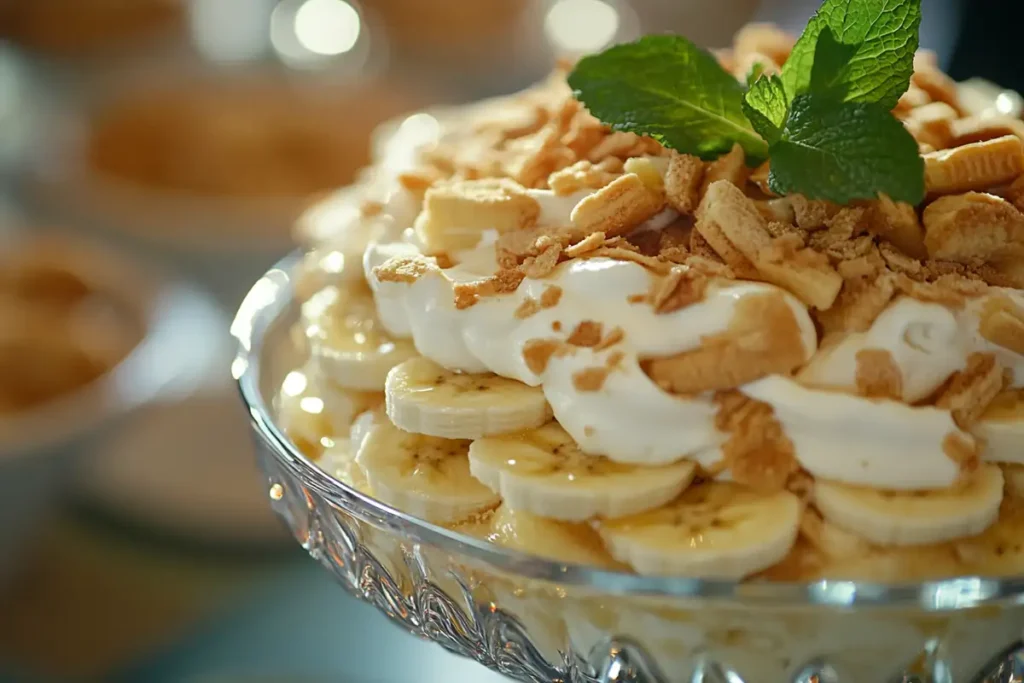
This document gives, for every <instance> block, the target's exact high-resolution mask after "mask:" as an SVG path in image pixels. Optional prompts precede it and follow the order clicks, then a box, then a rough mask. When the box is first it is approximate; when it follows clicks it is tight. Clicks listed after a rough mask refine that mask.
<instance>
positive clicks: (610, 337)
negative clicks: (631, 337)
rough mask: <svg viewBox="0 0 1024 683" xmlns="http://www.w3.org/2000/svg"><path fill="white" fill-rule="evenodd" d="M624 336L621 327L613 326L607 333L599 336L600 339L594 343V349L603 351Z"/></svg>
mask: <svg viewBox="0 0 1024 683" xmlns="http://www.w3.org/2000/svg"><path fill="white" fill-rule="evenodd" d="M625 338H626V333H625V332H624V331H623V329H622V328H621V327H618V326H616V327H613V328H612V329H611V330H609V331H608V334H606V335H605V336H604V337H602V338H601V341H599V342H598V343H597V344H595V345H594V351H604V350H605V349H609V348H611V347H613V346H615V345H616V344H618V343H619V342H621V341H622V340H623V339H625Z"/></svg>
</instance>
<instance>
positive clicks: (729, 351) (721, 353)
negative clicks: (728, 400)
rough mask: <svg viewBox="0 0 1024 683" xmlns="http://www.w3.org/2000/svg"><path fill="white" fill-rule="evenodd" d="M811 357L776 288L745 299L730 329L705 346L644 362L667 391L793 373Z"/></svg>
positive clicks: (716, 386)
mask: <svg viewBox="0 0 1024 683" xmlns="http://www.w3.org/2000/svg"><path fill="white" fill-rule="evenodd" d="M805 360H806V350H805V349H804V343H803V335H802V333H801V331H800V325H799V323H798V322H797V320H796V317H795V316H794V315H793V311H792V309H791V308H790V307H789V304H787V303H786V300H785V299H784V298H783V296H782V295H781V294H779V293H776V292H771V293H765V294H757V295H751V296H746V297H743V298H742V299H740V301H739V302H738V303H737V304H736V311H735V313H734V314H733V318H732V321H731V322H730V324H729V329H728V330H726V331H725V332H722V333H721V334H717V335H713V336H709V337H705V338H704V340H703V344H702V345H701V346H700V347H699V348H697V349H694V350H692V351H685V352H683V353H680V354H677V355H675V356H670V357H667V358H655V359H651V360H646V361H644V362H643V363H642V367H643V368H644V371H645V372H646V373H647V375H648V376H649V377H650V378H651V379H652V380H653V381H654V382H655V384H657V385H658V386H659V387H661V388H662V389H664V390H665V391H668V392H670V393H674V394H682V395H693V394H699V393H702V392H705V391H720V390H724V389H733V388H735V387H738V386H742V385H743V384H746V383H748V382H752V381H754V380H755V379H759V378H761V377H764V376H766V375H771V374H788V373H789V372H791V371H792V370H793V369H795V368H796V367H797V366H799V365H800V364H801V363H803V362H804V361H805Z"/></svg>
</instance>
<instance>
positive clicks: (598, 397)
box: [365, 245, 817, 464]
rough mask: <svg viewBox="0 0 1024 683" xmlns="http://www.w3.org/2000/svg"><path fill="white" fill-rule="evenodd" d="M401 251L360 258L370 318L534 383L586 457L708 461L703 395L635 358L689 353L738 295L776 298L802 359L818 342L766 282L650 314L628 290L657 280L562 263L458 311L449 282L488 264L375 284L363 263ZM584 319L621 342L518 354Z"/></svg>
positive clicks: (472, 366)
mask: <svg viewBox="0 0 1024 683" xmlns="http://www.w3.org/2000/svg"><path fill="white" fill-rule="evenodd" d="M484 249H486V250H487V251H489V252H493V248H487V247H485V248H484ZM405 250H406V247H404V246H396V245H378V246H377V247H374V248H371V249H370V250H368V251H367V258H366V261H365V263H366V266H367V269H368V271H369V272H368V277H369V278H370V282H371V288H372V289H373V291H374V295H375V298H376V301H377V308H378V310H379V312H380V319H381V321H382V322H385V321H386V322H385V324H386V325H387V326H388V330H389V332H391V333H392V334H394V335H402V334H406V335H409V336H411V337H412V339H413V342H414V344H415V345H416V349H417V350H418V351H419V352H420V353H421V354H422V355H424V356H426V357H427V358H430V359H431V360H433V361H434V362H436V363H439V364H440V365H442V366H444V367H446V368H448V369H450V370H459V371H463V372H493V373H495V374H498V375H502V376H504V377H510V378H513V379H517V380H519V381H521V382H523V383H525V384H527V385H530V386H541V387H542V388H543V390H544V393H545V396H546V397H547V399H548V402H549V403H550V404H551V407H552V410H553V412H554V414H555V417H556V418H557V419H558V421H559V423H560V424H561V425H562V426H563V427H564V428H565V430H566V431H567V432H569V433H570V434H571V435H572V436H573V438H574V439H576V441H577V442H578V443H579V444H580V447H581V448H582V449H583V450H584V451H585V452H587V453H591V454H595V455H605V456H608V457H609V458H611V459H613V460H617V461H619V462H628V463H637V464H660V463H666V462H671V461H674V460H679V459H681V458H683V457H695V458H696V459H698V460H705V459H713V460H714V461H717V460H718V457H719V456H718V446H719V445H720V444H721V443H722V441H724V439H725V436H724V435H723V434H721V433H720V432H718V430H717V429H716V428H715V426H714V417H715V412H716V408H715V406H714V405H713V403H712V402H711V400H710V397H707V396H699V397H693V398H683V397H678V396H673V395H670V394H668V393H666V392H664V391H663V390H661V389H660V388H659V387H658V386H657V385H655V384H654V382H653V381H652V380H651V379H650V378H648V377H647V375H646V374H645V373H644V372H643V370H642V369H641V368H640V365H639V361H640V360H641V359H643V358H648V357H658V356H668V355H672V354H676V353H682V352H685V351H689V350H692V349H695V348H697V347H699V346H700V345H701V343H702V339H703V338H704V337H706V336H709V335H714V334H718V333H721V332H723V331H725V330H726V329H727V328H728V327H729V324H730V322H731V321H732V319H733V315H734V312H735V310H736V307H737V304H738V303H739V302H740V300H742V299H743V298H745V297H748V296H754V295H758V294H764V293H766V292H776V293H779V294H781V295H782V296H783V297H784V299H785V301H786V302H787V304H788V305H789V306H790V308H791V310H792V312H793V316H794V318H795V319H796V320H797V321H798V324H799V326H800V328H801V332H802V342H803V345H804V353H805V358H810V357H811V355H812V354H813V353H814V351H815V348H816V345H817V337H816V333H815V330H814V325H813V323H812V321H811V319H810V316H809V315H808V313H807V310H806V308H805V307H804V306H803V305H802V304H801V303H800V302H799V301H797V300H796V299H795V298H794V297H792V296H791V295H789V294H788V293H786V292H784V291H783V290H781V289H779V288H777V287H775V286H773V285H768V284H761V283H753V282H738V283H730V284H727V285H717V286H713V287H711V288H710V289H709V291H708V292H707V294H706V296H705V298H704V300H703V301H700V302H698V303H695V304H692V305H690V306H687V307H685V308H682V309H680V310H677V311H673V312H670V313H666V314H657V313H655V311H654V310H653V309H652V308H651V306H650V305H648V304H644V303H631V302H630V301H629V297H630V295H643V294H645V293H647V292H648V291H650V289H651V287H652V284H653V279H654V278H655V277H657V276H655V275H653V274H652V273H650V272H649V271H648V270H647V269H645V268H644V267H643V266H641V265H638V264H636V263H632V262H628V261H618V260H613V259H609V258H591V259H585V260H574V261H569V262H566V263H563V264H561V265H559V266H558V267H557V268H556V269H555V271H554V272H553V273H551V274H550V275H549V276H547V277H545V278H543V279H531V278H527V279H525V280H524V281H523V282H522V283H521V284H520V286H519V288H518V289H517V290H516V291H515V292H512V293H509V294H502V295H498V296H488V297H483V298H481V299H480V300H479V301H478V302H477V303H475V304H474V305H472V306H470V307H468V308H464V309H461V310H460V309H458V308H456V306H455V296H454V290H453V288H454V285H455V284H456V283H458V282H461V281H476V280H479V279H480V276H481V272H480V271H481V270H486V265H485V264H486V263H487V258H486V257H481V258H480V259H477V260H474V259H467V261H465V262H464V263H465V264H469V265H466V266H464V265H460V266H456V267H454V268H450V269H448V270H445V271H432V272H428V273H426V274H425V275H423V276H421V277H420V278H418V279H417V280H416V281H414V282H412V283H405V282H400V283H399V282H382V281H380V280H379V279H378V278H376V277H375V276H374V275H373V270H372V266H373V264H375V263H379V262H381V260H382V259H384V260H386V258H385V257H386V256H387V255H388V254H398V253H403V252H404V251H405ZM553 289H554V290H557V292H558V298H557V302H556V303H555V304H554V305H551V306H549V307H547V308H540V310H537V311H535V312H533V313H532V314H531V315H529V316H527V317H523V316H521V315H517V310H518V309H520V307H521V306H523V304H524V302H527V300H533V301H534V302H539V301H541V300H543V299H544V298H545V294H546V293H548V292H550V291H551V290H553ZM584 322H588V323H597V324H600V325H601V329H602V332H603V334H606V335H607V334H610V333H611V332H612V331H613V330H615V329H618V330H620V331H621V332H622V335H623V338H622V341H620V342H618V343H616V344H613V345H611V346H609V347H608V348H605V349H602V350H597V351H595V350H594V349H591V348H582V347H578V348H577V347H574V348H572V349H571V351H570V352H568V353H566V354H565V355H562V354H556V355H555V356H553V357H551V358H550V359H548V360H547V362H546V363H545V364H544V366H543V368H538V367H537V366H536V365H534V364H531V362H530V361H529V354H528V353H525V351H526V349H527V346H528V344H529V343H530V342H532V341H535V340H554V341H557V342H564V341H565V340H566V339H567V338H568V337H569V336H570V335H571V333H572V331H573V330H574V329H575V328H576V327H577V326H578V325H580V324H581V323H584ZM600 368H608V371H607V372H605V373H603V374H604V375H605V376H604V378H603V381H602V382H601V385H600V387H599V388H597V389H594V390H581V388H580V387H578V386H577V379H576V376H577V375H578V373H581V372H583V371H585V370H588V369H600ZM706 464H709V463H706Z"/></svg>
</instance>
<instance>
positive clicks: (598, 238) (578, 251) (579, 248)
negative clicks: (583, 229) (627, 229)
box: [565, 232, 605, 258]
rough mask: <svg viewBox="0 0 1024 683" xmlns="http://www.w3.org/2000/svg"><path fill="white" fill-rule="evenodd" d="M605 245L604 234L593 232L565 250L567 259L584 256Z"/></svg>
mask: <svg viewBox="0 0 1024 683" xmlns="http://www.w3.org/2000/svg"><path fill="white" fill-rule="evenodd" d="M604 244H605V234H604V233H603V232H592V233H590V234H589V235H587V236H586V237H584V238H583V239H582V240H580V241H579V242H577V243H576V244H573V245H572V246H569V247H567V248H566V249H565V256H566V258H576V257H577V256H583V255H584V254H586V253H589V252H591V251H594V250H595V249H597V248H599V247H601V246H603V245H604Z"/></svg>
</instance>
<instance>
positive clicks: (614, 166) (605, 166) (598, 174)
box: [548, 157, 622, 197]
mask: <svg viewBox="0 0 1024 683" xmlns="http://www.w3.org/2000/svg"><path fill="white" fill-rule="evenodd" d="M620 175H622V161H621V160H620V159H618V158H616V157H608V158H607V159H604V160H602V161H601V162H599V163H596V164H594V163H591V162H590V161H587V160H586V159H584V160H581V161H577V162H576V163H575V164H573V165H572V166H568V167H566V168H563V169H560V170H558V171H555V172H554V173H552V174H551V175H550V176H548V187H549V188H551V190H553V191H554V193H555V194H556V195H558V196H560V197H565V196H568V195H571V194H575V193H577V192H580V191H581V190H599V189H601V188H602V187H604V186H605V185H608V184H609V183H611V182H612V181H613V180H615V179H616V178H618V177H619V176H620Z"/></svg>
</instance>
